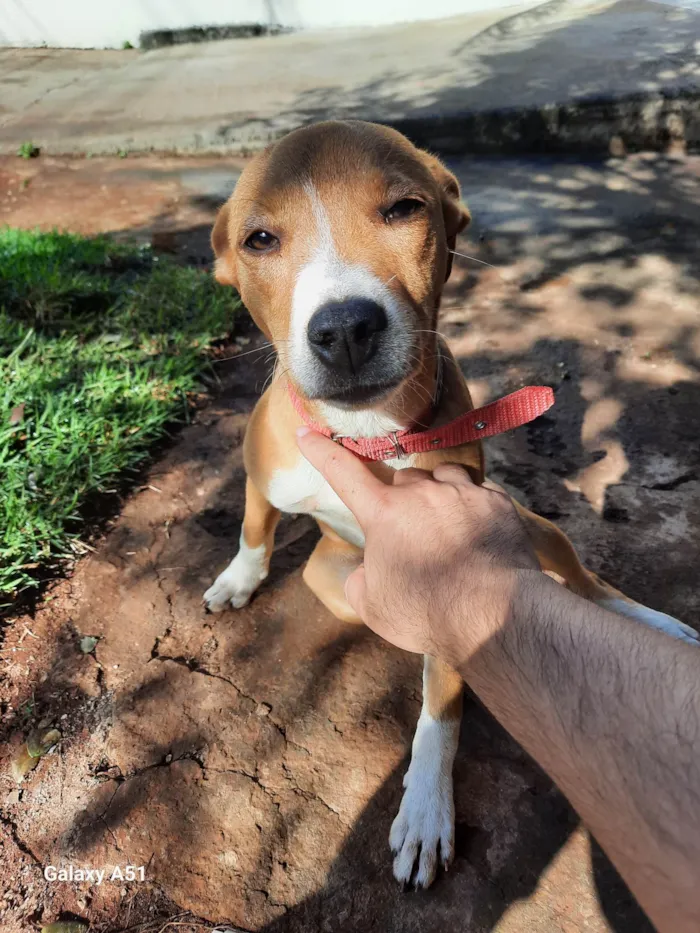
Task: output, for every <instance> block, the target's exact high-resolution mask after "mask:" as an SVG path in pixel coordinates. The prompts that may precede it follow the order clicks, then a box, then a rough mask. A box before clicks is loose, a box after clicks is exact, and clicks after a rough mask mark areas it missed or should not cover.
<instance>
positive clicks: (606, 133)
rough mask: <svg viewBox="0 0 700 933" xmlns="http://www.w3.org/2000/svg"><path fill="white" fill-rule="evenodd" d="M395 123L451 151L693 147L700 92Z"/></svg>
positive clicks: (698, 137) (698, 139)
mask: <svg viewBox="0 0 700 933" xmlns="http://www.w3.org/2000/svg"><path fill="white" fill-rule="evenodd" d="M380 122H387V121H380ZM388 122H389V125H391V126H393V127H395V128H396V129H397V130H400V131H401V132H402V133H405V134H406V136H408V137H409V138H410V139H412V140H413V141H414V142H415V143H416V145H419V146H422V147H424V148H426V149H430V150H432V151H434V152H436V153H442V154H444V155H471V154H473V155H499V154H502V155H548V154H551V155H557V154H559V155H563V154H572V155H573V154H576V155H604V154H610V153H611V152H612V153H613V154H615V155H619V154H622V153H624V152H635V151H640V150H651V151H655V152H666V151H668V150H669V149H674V150H679V149H686V150H688V151H692V150H698V149H699V148H700V93H698V94H696V93H687V94H674V95H665V94H663V93H655V94H649V95H646V94H639V95H632V96H630V97H625V98H621V99H618V100H612V99H600V98H599V99H592V100H581V101H575V102H570V103H565V104H551V105H546V106H543V107H537V108H532V109H523V108H512V109H511V108H505V109H503V110H495V111H490V112H484V113H465V114H455V115H453V116H444V115H442V116H436V117H430V116H425V117H419V118H407V119H401V120H394V121H388Z"/></svg>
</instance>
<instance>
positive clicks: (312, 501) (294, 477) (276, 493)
mask: <svg viewBox="0 0 700 933" xmlns="http://www.w3.org/2000/svg"><path fill="white" fill-rule="evenodd" d="M412 460H413V458H412V457H408V458H406V459H403V460H395V461H390V462H391V465H392V466H393V467H394V468H395V469H401V468H403V467H408V466H411V464H412ZM267 498H268V501H269V502H270V503H271V504H272V505H274V506H275V508H277V509H280V511H282V512H292V513H294V514H299V513H303V514H305V515H313V517H314V518H316V519H318V521H321V522H325V524H326V525H330V527H331V528H332V529H333V531H335V532H336V533H337V534H339V535H340V537H341V538H343V540H344V541H349V542H350V544H354V545H355V546H356V547H364V546H365V536H364V535H363V534H362V529H361V528H360V526H359V525H358V524H357V521H356V520H355V516H354V515H353V514H352V512H351V511H350V509H349V508H348V507H347V506H346V505H345V504H344V503H343V502H342V500H341V499H340V497H339V496H338V495H337V494H336V493H335V492H334V491H333V490H332V489H331V487H330V486H329V485H328V483H327V482H326V481H325V479H324V478H323V477H322V476H321V474H320V473H319V472H318V470H315V469H314V468H313V467H312V466H311V464H310V463H309V462H308V461H307V460H304V459H303V458H302V459H300V460H299V462H298V463H297V465H296V466H295V467H293V468H292V469H291V470H275V472H274V473H273V474H272V479H271V481H270V485H269V487H268V491H267Z"/></svg>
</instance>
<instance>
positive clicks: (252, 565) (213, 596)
mask: <svg viewBox="0 0 700 933" xmlns="http://www.w3.org/2000/svg"><path fill="white" fill-rule="evenodd" d="M266 576H267V559H266V548H265V545H261V546H260V547H259V548H249V547H248V546H247V545H245V544H244V543H241V549H240V551H239V552H238V554H236V556H235V557H234V559H233V560H232V561H231V563H230V564H229V565H228V567H227V568H226V570H224V571H223V573H220V574H219V576H218V577H217V578H216V580H215V581H214V582H213V583H212V585H211V586H210V587H209V589H208V590H207V591H206V593H205V594H204V596H203V597H202V599H203V602H204V606H205V607H206V608H207V609H208V610H209V612H223V610H224V609H227V608H228V607H229V606H232V607H233V608H234V609H242V608H243V606H246V605H247V604H248V603H249V602H250V597H251V596H252V595H253V593H254V592H255V591H256V589H257V588H258V587H259V586H260V584H261V583H262V581H263V580H264V579H265V577H266Z"/></svg>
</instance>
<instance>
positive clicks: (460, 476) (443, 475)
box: [433, 463, 474, 486]
mask: <svg viewBox="0 0 700 933" xmlns="http://www.w3.org/2000/svg"><path fill="white" fill-rule="evenodd" d="M433 476H434V477H435V479H436V480H437V481H438V482H439V483H452V484H453V485H455V486H473V485H474V483H473V481H472V478H471V476H470V475H469V473H468V472H467V469H466V467H463V466H461V464H459V463H441V464H440V466H437V467H435V469H434V470H433Z"/></svg>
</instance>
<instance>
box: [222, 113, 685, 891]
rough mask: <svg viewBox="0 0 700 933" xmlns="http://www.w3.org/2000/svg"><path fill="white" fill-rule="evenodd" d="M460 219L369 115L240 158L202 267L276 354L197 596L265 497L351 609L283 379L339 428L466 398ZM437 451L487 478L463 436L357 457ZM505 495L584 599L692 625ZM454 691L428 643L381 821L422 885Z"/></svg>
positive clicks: (434, 179) (431, 162) (249, 546)
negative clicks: (419, 694)
mask: <svg viewBox="0 0 700 933" xmlns="http://www.w3.org/2000/svg"><path fill="white" fill-rule="evenodd" d="M469 219H470V218H469V212H468V210H467V208H466V207H465V206H464V204H463V203H462V202H461V200H460V190H459V185H458V182H457V180H456V178H455V177H454V176H453V175H452V174H451V173H450V172H449V171H447V169H446V168H445V167H444V166H443V165H442V164H441V163H440V162H439V161H438V160H437V159H436V158H434V157H433V156H432V155H429V154H428V153H426V152H422V151H420V150H419V149H416V148H415V146H413V145H412V144H411V143H410V142H409V141H408V140H407V139H406V138H405V137H403V136H402V135H401V134H399V133H397V132H395V131H394V130H391V129H388V128H386V127H383V126H378V125H375V124H370V123H361V122H329V123H319V124H317V125H315V126H310V127H308V128H304V129H300V130H296V131H295V132H293V133H290V134H289V135H288V136H286V137H285V138H283V139H282V140H281V141H280V142H278V143H276V144H274V145H272V146H270V147H269V148H268V149H266V150H265V151H264V152H262V153H260V154H259V155H257V156H256V157H255V158H254V159H253V160H252V161H251V162H250V163H249V165H248V166H247V167H246V168H245V170H244V172H243V173H242V175H241V178H240V180H239V182H238V184H237V186H236V190H235V192H234V193H233V195H232V196H231V198H230V200H229V201H228V202H227V204H226V205H225V206H224V207H223V208H222V209H221V212H220V213H219V215H218V217H217V220H216V224H215V226H214V230H213V234H212V243H213V247H214V251H215V254H216V278H217V279H218V281H219V282H222V283H224V284H228V285H232V286H235V287H236V288H237V289H238V290H239V292H240V294H241V296H242V298H243V301H244V302H245V305H246V307H247V308H248V310H249V311H250V313H251V314H252V316H253V318H254V319H255V321H256V323H257V325H258V326H259V327H260V329H261V330H262V331H263V332H264V333H265V335H266V336H267V337H268V338H269V339H270V340H271V341H272V343H273V344H274V347H275V348H276V350H277V353H278V359H279V366H278V370H277V375H276V377H275V378H274V379H273V381H272V384H271V385H270V387H269V388H268V389H267V391H266V392H265V394H264V395H263V396H262V398H261V399H260V401H259V402H258V404H257V406H256V408H255V410H254V412H253V414H252V416H251V419H250V423H249V426H248V430H247V433H246V438H245V444H244V460H245V467H246V471H247V482H246V506H245V517H244V520H243V528H242V531H241V537H240V550H239V551H238V554H237V555H236V557H235V558H234V560H233V561H232V562H231V563H230V564H229V566H228V567H227V568H226V569H225V570H224V571H223V573H221V574H220V575H219V576H218V578H217V579H216V581H215V582H214V584H213V585H212V586H211V587H210V588H209V589H208V590H207V592H206V593H205V594H204V601H205V604H206V606H207V607H208V608H209V609H210V610H213V611H220V610H223V609H226V608H228V607H229V606H233V608H239V607H241V606H244V605H245V604H246V603H247V602H248V600H249V599H250V597H251V595H252V594H253V593H254V591H255V590H256V588H257V587H258V586H259V584H260V582H261V581H262V580H264V579H265V577H266V576H267V572H268V565H269V560H270V554H271V552H272V546H273V537H274V534H275V527H276V525H277V521H278V519H279V517H280V512H292V513H308V514H310V515H313V516H314V518H315V519H316V520H317V522H318V524H319V527H320V529H321V532H322V537H321V540H320V541H319V543H318V544H317V546H316V548H315V550H314V552H313V554H312V555H311V558H310V560H309V562H308V564H307V565H306V569H305V571H304V580H305V581H306V583H307V584H308V585H309V587H310V588H311V590H312V591H313V592H314V593H315V594H316V596H318V598H319V599H320V600H321V601H322V602H323V603H324V604H325V605H326V606H327V607H328V609H330V611H331V612H333V613H334V614H335V615H336V616H338V617H339V618H340V619H344V620H347V621H359V620H358V619H357V618H356V616H355V614H354V612H353V610H352V609H351V607H350V606H349V605H348V603H347V602H346V600H345V596H344V592H343V585H344V581H345V579H346V577H347V576H348V574H349V573H350V572H351V571H352V570H353V569H354V568H355V567H357V565H358V564H359V563H360V562H361V560H362V547H363V543H364V542H363V536H362V532H361V530H360V528H359V526H358V525H357V522H356V521H355V519H354V517H353V516H352V514H351V513H350V512H349V511H348V509H347V508H346V507H345V506H344V505H343V503H342V502H341V501H340V499H339V498H338V497H337V495H336V494H335V493H334V492H333V491H332V490H331V489H330V488H329V486H328V485H327V484H326V483H325V481H324V480H323V478H322V477H321V475H320V474H319V473H318V472H316V470H314V469H313V468H312V467H311V466H310V465H309V463H308V462H307V461H306V460H305V459H304V458H303V457H302V456H301V455H300V453H299V451H298V449H297V445H296V442H295V429H296V428H297V427H298V426H299V425H300V424H301V423H302V421H301V418H300V415H299V414H298V412H297V410H296V408H295V407H294V405H293V403H292V400H291V398H290V393H289V391H288V389H289V386H290V385H291V387H292V388H293V390H294V391H295V393H296V395H297V397H298V398H300V399H301V400H302V402H301V404H302V405H303V406H304V409H305V411H306V413H307V414H308V417H309V418H310V419H313V421H315V422H320V423H322V424H324V425H327V426H328V427H329V428H330V429H331V430H332V431H333V432H335V433H336V434H338V435H348V436H351V437H375V436H386V435H388V434H390V433H391V432H394V431H399V430H402V429H405V428H407V427H409V426H411V425H412V424H414V423H415V422H417V421H418V419H420V418H421V416H422V415H423V414H424V413H425V411H426V403H429V402H430V400H432V399H435V400H436V401H435V406H434V409H433V412H432V419H431V423H432V425H434V426H439V425H441V424H444V423H446V422H448V421H450V420H451V419H453V418H455V417H456V416H457V415H459V414H461V413H462V412H466V411H469V410H470V409H472V408H473V405H472V402H471V399H470V396H469V391H468V389H467V386H466V384H465V382H464V379H463V377H462V374H461V372H460V370H459V367H458V366H457V364H456V362H455V361H454V359H453V357H452V356H451V355H450V352H449V350H448V349H447V347H446V345H445V344H444V343H443V342H442V341H441V340H440V338H439V337H438V335H437V333H436V329H435V328H436V320H437V314H438V308H439V305H440V297H441V293H442V290H443V286H444V283H445V281H446V280H447V278H448V276H449V274H450V269H451V265H452V252H451V251H452V250H453V249H454V246H455V238H456V237H457V234H458V233H460V231H461V230H463V229H464V228H465V227H466V226H467V224H468V223H469ZM440 356H442V360H443V364H442V365H441V366H440V365H439V362H438V361H439V357H440ZM440 368H441V369H442V373H443V375H442V383H443V384H442V386H441V391H440V392H439V393H437V383H438V381H439V379H438V371H439V369H440ZM438 396H439V397H438ZM445 461H450V462H457V463H461V464H464V466H465V467H466V468H467V469H468V470H469V472H470V474H471V476H472V477H473V479H474V480H475V481H476V482H477V483H481V482H482V481H483V479H484V463H483V455H482V450H481V446H480V444H478V443H469V444H463V445H462V446H459V447H454V448H451V449H450V450H446V451H431V452H429V453H426V454H420V455H417V456H416V455H414V456H407V457H397V458H395V459H391V460H388V461H387V462H379V463H373V464H371V467H370V468H371V469H372V470H374V471H375V472H376V473H377V475H379V476H380V477H381V476H384V477H388V476H390V471H391V470H395V469H401V468H404V467H408V466H417V467H422V468H425V469H428V470H430V469H433V468H434V467H435V466H436V465H437V464H438V463H441V462H445ZM518 510H519V512H520V515H521V517H522V519H523V521H524V523H525V525H526V528H527V530H528V533H529V534H530V536H531V538H532V541H533V544H534V547H535V550H536V551H537V554H538V557H539V559H540V562H541V565H542V568H543V570H549V571H554V572H555V573H556V574H558V575H559V576H560V577H562V578H563V579H564V580H565V581H566V583H567V585H568V586H569V587H570V588H571V589H572V590H574V591H575V592H577V593H579V594H581V595H582V596H584V597H586V598H588V599H591V600H593V601H594V602H597V603H600V604H602V605H605V606H608V607H611V608H613V609H615V610H617V611H618V612H621V613H624V614H625V615H628V616H631V617H633V618H637V619H639V620H640V621H643V622H645V623H647V624H650V625H653V626H656V627H658V628H661V629H664V630H666V631H668V632H669V633H671V634H674V635H676V636H677V637H680V638H686V639H689V640H695V639H696V638H697V636H696V634H695V632H694V631H693V630H692V629H690V628H688V627H687V626H683V624H682V623H680V622H678V621H677V620H675V619H672V618H671V617H670V616H666V615H664V614H662V613H658V612H654V611H653V610H650V609H647V608H645V607H643V606H640V605H639V604H638V603H634V602H632V601H631V600H628V599H627V598H626V597H624V596H622V594H620V593H618V592H617V591H616V590H613V589H612V588H610V587H608V586H607V585H606V584H604V583H602V582H601V581H600V580H599V579H598V578H596V577H595V576H594V575H593V574H591V573H590V572H588V571H587V570H586V569H585V568H584V567H583V566H582V565H581V563H580V562H579V560H578V558H577V556H576V553H575V551H574V549H573V547H572V545H571V543H570V542H569V540H568V539H567V538H566V536H565V535H564V534H563V533H562V532H561V531H559V529H558V528H556V526H555V525H553V524H551V523H550V522H548V521H546V520H545V519H542V518H539V517H538V516H536V515H534V514H532V513H531V512H529V511H527V510H526V509H524V508H521V507H520V506H518ZM461 705H462V681H461V678H460V677H459V675H458V674H457V673H456V672H455V671H453V670H451V669H449V668H448V667H446V666H445V665H444V664H442V663H441V662H439V661H437V660H435V659H434V658H431V657H426V658H425V663H424V676H423V709H422V712H421V715H420V719H419V721H418V727H417V730H416V734H415V738H414V741H413V751H412V759H411V764H410V767H409V769H408V772H407V774H406V776H405V780H404V786H405V793H404V796H403V800H402V803H401V808H400V810H399V813H398V816H397V817H396V819H395V820H394V823H393V825H392V827H391V833H390V845H391V848H392V849H393V851H394V853H395V854H396V857H395V860H394V874H395V876H396V878H397V879H398V880H399V881H400V882H404V883H407V882H409V881H411V879H413V881H414V883H415V884H416V886H427V885H429V884H430V883H431V882H432V881H433V879H434V877H435V872H436V868H437V865H438V862H439V861H442V862H443V863H444V864H445V865H447V864H448V863H449V861H450V860H451V858H452V855H453V848H454V804H453V796H452V764H453V759H454V756H455V752H456V749H457V740H458V736H459V727H460V718H461Z"/></svg>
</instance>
